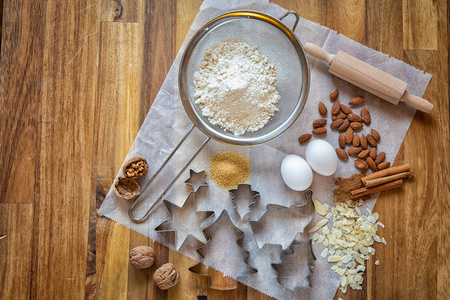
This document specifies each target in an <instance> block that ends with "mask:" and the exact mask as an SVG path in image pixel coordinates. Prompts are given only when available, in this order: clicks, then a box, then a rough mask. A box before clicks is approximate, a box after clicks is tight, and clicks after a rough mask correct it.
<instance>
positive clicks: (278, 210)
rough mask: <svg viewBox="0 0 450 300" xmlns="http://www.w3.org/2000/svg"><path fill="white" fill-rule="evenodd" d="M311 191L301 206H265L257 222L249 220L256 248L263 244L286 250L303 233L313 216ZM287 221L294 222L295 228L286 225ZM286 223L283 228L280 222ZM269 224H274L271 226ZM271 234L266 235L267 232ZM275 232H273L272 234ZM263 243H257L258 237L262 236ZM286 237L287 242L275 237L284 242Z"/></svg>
mask: <svg viewBox="0 0 450 300" xmlns="http://www.w3.org/2000/svg"><path fill="white" fill-rule="evenodd" d="M312 194H313V192H312V190H307V191H306V192H305V195H306V201H305V202H304V203H302V204H294V205H291V206H289V207H286V206H282V205H278V204H267V205H266V210H265V212H264V213H263V215H262V216H261V217H260V218H259V219H258V220H251V221H250V222H249V223H250V228H251V230H252V232H253V236H254V238H255V241H256V245H257V246H258V248H260V249H261V248H262V246H264V244H273V245H278V244H279V245H281V246H282V249H283V250H286V249H287V248H288V247H289V246H290V245H292V243H293V242H294V241H295V239H296V237H297V236H298V235H299V234H300V233H303V232H304V230H305V228H306V227H307V226H308V225H309V224H310V223H311V221H312V219H313V216H314V204H313V202H312ZM286 214H290V215H291V216H292V218H287V217H286ZM287 220H291V221H292V220H294V221H295V222H296V224H297V226H292V224H288V223H287ZM284 221H286V224H285V226H283V224H280V222H281V223H282V222H284ZM270 222H272V223H273V222H275V223H276V224H272V225H271V223H270ZM277 222H278V223H277ZM271 230H272V233H271V234H267V232H269V233H270V231H271ZM274 231H275V232H274ZM264 232H265V233H266V234H265V235H264V236H263V241H262V242H258V236H260V238H261V235H263V234H262V233H264ZM286 236H288V237H289V239H288V242H284V241H282V240H277V237H283V238H284V239H285V240H286Z"/></svg>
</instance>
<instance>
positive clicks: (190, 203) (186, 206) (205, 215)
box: [155, 191, 214, 251]
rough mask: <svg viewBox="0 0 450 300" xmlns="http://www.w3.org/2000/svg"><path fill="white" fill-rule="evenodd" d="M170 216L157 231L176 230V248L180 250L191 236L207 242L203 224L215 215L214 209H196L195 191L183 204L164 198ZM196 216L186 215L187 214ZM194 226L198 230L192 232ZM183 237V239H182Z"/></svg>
mask: <svg viewBox="0 0 450 300" xmlns="http://www.w3.org/2000/svg"><path fill="white" fill-rule="evenodd" d="M163 203H164V207H165V208H166V210H167V212H168V214H169V217H168V218H167V219H166V220H164V221H163V222H162V223H161V224H159V225H158V226H157V227H156V228H155V231H157V232H158V233H164V232H174V234H175V249H176V250H177V251H179V249H180V248H181V247H183V245H184V243H185V242H186V240H187V238H188V237H189V236H193V237H195V238H196V239H197V240H199V241H200V242H202V243H203V244H205V243H206V242H207V237H206V236H205V235H204V233H203V228H202V224H204V223H205V222H207V221H208V220H210V219H211V218H213V217H214V211H198V210H197V209H196V202H195V192H193V191H192V192H190V193H189V195H188V197H187V199H186V201H185V202H184V203H183V205H182V206H178V205H176V204H173V203H172V202H170V201H167V200H165V199H164V200H163ZM189 213H190V214H191V215H194V216H190V217H186V215H187V214H189ZM192 228H195V229H196V232H194V233H193V232H192ZM180 237H182V241H180Z"/></svg>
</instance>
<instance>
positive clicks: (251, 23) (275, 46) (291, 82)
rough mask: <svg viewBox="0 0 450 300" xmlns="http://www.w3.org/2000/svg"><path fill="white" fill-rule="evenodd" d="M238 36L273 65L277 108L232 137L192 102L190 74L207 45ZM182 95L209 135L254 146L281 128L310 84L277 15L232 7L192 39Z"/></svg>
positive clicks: (184, 63)
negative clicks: (267, 117)
mask: <svg viewBox="0 0 450 300" xmlns="http://www.w3.org/2000/svg"><path fill="white" fill-rule="evenodd" d="M233 38H238V39H241V40H243V41H245V42H247V43H248V44H250V45H255V46H257V47H258V48H259V50H260V51H261V52H262V54H263V55H264V56H266V57H267V59H268V61H269V62H270V63H272V64H274V65H275V66H276V68H277V78H278V92H279V94H280V101H279V103H278V109H279V111H278V112H276V113H275V115H274V116H273V117H272V118H271V119H270V121H269V122H268V123H267V124H266V125H265V126H264V127H263V128H262V129H260V130H258V131H256V132H247V133H245V134H244V135H242V136H235V135H234V134H233V133H231V132H227V131H224V129H222V128H221V127H219V126H218V125H212V124H211V123H209V121H208V119H207V117H205V116H202V114H201V109H200V108H199V107H198V106H197V105H195V97H194V93H195V87H194V78H193V77H194V73H195V72H196V71H198V70H199V67H200V63H201V60H202V58H203V56H204V54H205V51H206V48H208V47H210V46H212V45H214V44H216V43H219V42H221V41H223V40H225V39H233ZM179 85H180V96H181V100H182V102H183V105H184V108H185V110H186V112H187V114H188V115H189V117H190V119H191V120H192V122H193V123H194V124H195V125H196V126H197V127H198V128H199V129H200V130H202V131H203V132H204V133H205V134H206V135H207V136H209V137H211V138H213V139H215V140H218V141H220V142H223V143H227V144H233V145H256V144H261V143H264V142H267V141H268V140H271V139H273V138H275V137H276V136H278V135H279V134H281V133H282V132H284V131H285V130H286V129H287V128H288V127H289V126H290V125H291V124H292V123H293V122H294V121H295V119H296V118H297V117H298V115H299V114H300V112H301V110H302V108H303V106H304V103H305V101H306V96H307V93H308V89H309V69H308V65H307V61H306V58H305V54H304V51H303V48H302V47H301V45H300V42H299V41H298V40H297V38H296V37H295V35H294V34H293V33H292V31H290V30H289V29H288V28H287V27H286V26H285V25H284V24H283V23H281V22H280V21H279V20H277V19H274V18H272V17H270V16H267V15H264V14H261V13H255V12H233V13H229V14H225V15H223V16H220V17H218V18H216V19H214V20H212V21H211V22H209V23H207V24H206V25H205V26H204V27H203V28H202V29H200V30H199V31H198V32H197V34H196V35H195V36H194V37H193V39H192V40H191V41H190V43H189V45H188V47H187V48H186V51H185V53H184V55H183V58H182V61H181V64H180V74H179Z"/></svg>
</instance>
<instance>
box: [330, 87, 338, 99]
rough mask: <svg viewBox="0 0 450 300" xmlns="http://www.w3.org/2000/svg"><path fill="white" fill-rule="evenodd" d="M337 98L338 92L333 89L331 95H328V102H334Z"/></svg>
mask: <svg viewBox="0 0 450 300" xmlns="http://www.w3.org/2000/svg"><path fill="white" fill-rule="evenodd" d="M338 96H339V90H338V89H334V90H333V91H332V92H331V93H330V100H336V98H337V97H338Z"/></svg>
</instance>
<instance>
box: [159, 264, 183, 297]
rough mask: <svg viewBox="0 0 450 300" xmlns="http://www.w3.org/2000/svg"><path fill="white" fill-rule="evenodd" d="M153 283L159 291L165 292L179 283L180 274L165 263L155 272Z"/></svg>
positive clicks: (173, 267) (172, 266)
mask: <svg viewBox="0 0 450 300" xmlns="http://www.w3.org/2000/svg"><path fill="white" fill-rule="evenodd" d="M153 281H154V282H155V284H156V285H157V286H158V287H159V288H160V289H161V290H167V289H170V288H171V287H173V286H175V285H176V284H177V283H178V281H180V273H179V272H178V270H177V269H176V268H175V266H174V265H172V264H171V263H167V264H164V265H162V266H161V267H159V268H158V269H157V270H156V271H155V273H154V274H153Z"/></svg>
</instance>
